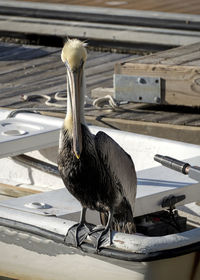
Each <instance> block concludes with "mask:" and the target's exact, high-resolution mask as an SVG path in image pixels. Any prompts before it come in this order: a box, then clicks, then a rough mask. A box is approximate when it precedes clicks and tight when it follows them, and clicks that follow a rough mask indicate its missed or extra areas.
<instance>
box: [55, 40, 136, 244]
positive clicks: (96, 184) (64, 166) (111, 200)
mask: <svg viewBox="0 0 200 280" xmlns="http://www.w3.org/2000/svg"><path fill="white" fill-rule="evenodd" d="M86 58H87V52H86V48H85V44H84V43H83V42H81V41H79V40H77V39H69V40H68V41H67V42H66V43H65V45H64V47H63V49H62V53H61V59H62V61H63V63H64V64H65V66H66V71H67V75H66V77H67V113H66V117H65V119H64V123H63V126H62V128H61V132H60V140H59V153H58V169H59V172H60V175H61V178H62V180H63V182H64V184H65V186H66V188H67V189H68V190H69V192H70V193H71V194H72V195H73V196H74V197H75V198H76V199H78V200H79V201H80V203H81V205H82V211H81V215H80V222H79V223H78V224H76V225H74V226H73V227H72V228H71V229H69V231H68V234H67V235H68V237H69V236H70V238H71V241H72V240H73V241H72V242H71V244H72V245H74V246H80V245H81V243H82V242H83V241H84V240H85V238H86V237H87V236H88V235H90V236H93V240H94V244H93V245H94V246H95V247H96V248H97V249H99V248H100V247H102V242H103V240H104V239H105V238H107V235H108V237H109V240H110V244H111V237H110V236H111V235H110V232H111V230H112V229H113V230H116V231H121V232H125V233H133V232H135V226H134V220H133V210H134V202H135V195H136V186H137V179H136V173H135V167H134V164H133V161H132V159H131V157H130V156H129V155H128V154H127V153H126V152H125V151H124V150H123V149H122V148H121V147H120V146H119V145H118V144H117V143H116V142H115V141H114V140H113V139H112V138H111V137H109V136H108V135H107V134H106V133H104V132H102V131H100V132H98V133H97V134H96V135H93V134H92V133H91V132H90V130H89V128H88V126H87V124H86V121H85V117H84V96H85V93H86V85H85V74H84V65H85V62H86ZM87 208H89V209H92V210H97V211H99V212H100V217H101V222H102V224H103V226H99V227H98V226H97V227H95V228H92V229H91V228H90V227H89V226H88V224H87V223H86V210H87Z"/></svg>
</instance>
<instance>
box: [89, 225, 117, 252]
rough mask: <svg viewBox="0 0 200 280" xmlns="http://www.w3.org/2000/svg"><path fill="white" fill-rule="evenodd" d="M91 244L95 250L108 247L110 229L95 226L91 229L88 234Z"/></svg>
mask: <svg viewBox="0 0 200 280" xmlns="http://www.w3.org/2000/svg"><path fill="white" fill-rule="evenodd" d="M89 236H90V238H91V240H92V243H93V245H94V247H95V249H96V250H97V252H98V251H99V249H100V248H103V247H108V246H110V245H111V243H112V242H111V230H110V228H105V227H102V226H97V227H95V228H93V230H92V232H91V233H90V234H89Z"/></svg>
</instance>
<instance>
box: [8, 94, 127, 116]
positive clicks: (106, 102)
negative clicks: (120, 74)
mask: <svg viewBox="0 0 200 280" xmlns="http://www.w3.org/2000/svg"><path fill="white" fill-rule="evenodd" d="M60 93H61V92H56V93H55V95H54V97H51V96H49V95H46V94H42V95H41V94H32V95H21V100H22V101H31V100H33V99H37V98H44V99H45V100H46V101H45V102H44V104H45V105H46V106H51V107H56V109H54V111H60V112H63V111H66V103H67V102H66V101H67V97H64V96H59V94H60ZM55 100H56V101H65V105H64V104H57V103H55ZM127 103H128V101H121V102H117V101H115V100H114V98H113V97H112V96H111V95H106V96H104V97H99V98H97V99H95V100H94V101H93V100H92V99H91V98H89V97H88V96H87V95H86V97H85V106H86V107H85V110H93V109H94V108H93V107H95V108H96V109H99V110H103V109H104V108H105V107H106V108H110V109H113V110H115V109H117V108H119V106H120V105H122V104H127ZM91 104H92V105H93V107H87V105H91ZM52 110H53V109H52V108H46V107H45V108H42V107H40V108H36V107H34V108H21V109H15V110H13V111H11V112H10V114H9V115H8V116H7V118H13V117H15V116H16V115H17V114H18V113H36V114H40V111H47V112H48V111H52Z"/></svg>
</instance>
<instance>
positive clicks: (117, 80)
mask: <svg viewBox="0 0 200 280" xmlns="http://www.w3.org/2000/svg"><path fill="white" fill-rule="evenodd" d="M114 97H115V99H117V100H127V101H134V102H145V103H156V104H160V103H161V102H162V96H161V78H159V77H140V76H130V75H120V74H114Z"/></svg>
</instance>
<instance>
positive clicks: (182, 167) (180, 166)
mask: <svg viewBox="0 0 200 280" xmlns="http://www.w3.org/2000/svg"><path fill="white" fill-rule="evenodd" d="M154 160H155V161H157V162H159V163H161V164H162V165H163V166H166V167H168V168H171V169H173V170H175V171H178V172H181V173H183V174H188V171H189V168H188V167H190V164H189V163H186V162H184V161H180V160H177V159H175V158H171V157H168V156H162V155H158V154H157V155H155V156H154Z"/></svg>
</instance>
